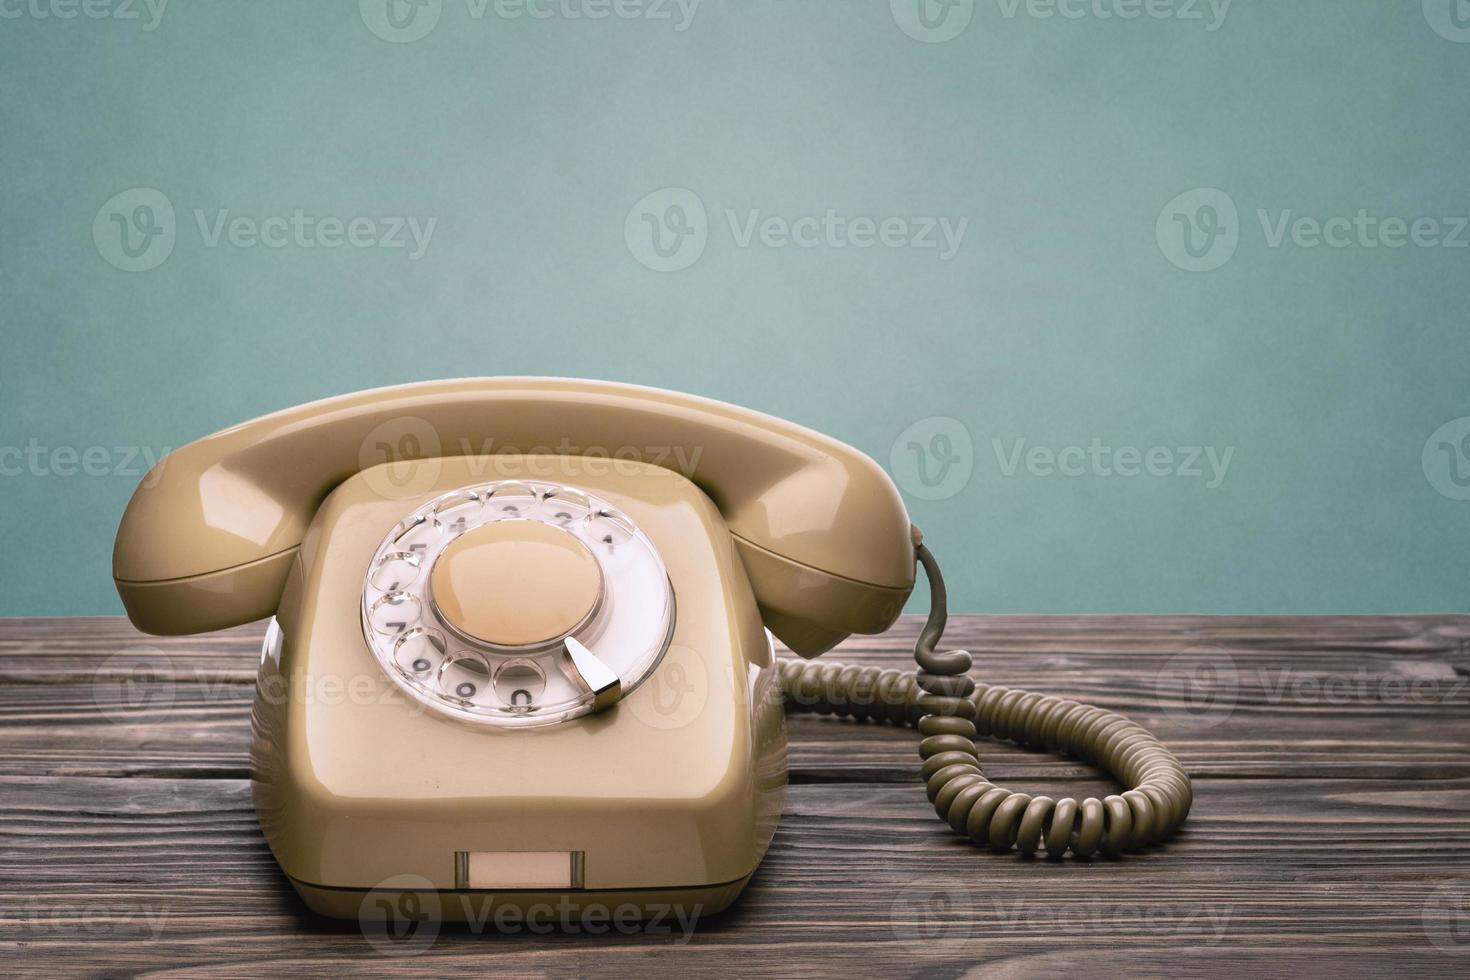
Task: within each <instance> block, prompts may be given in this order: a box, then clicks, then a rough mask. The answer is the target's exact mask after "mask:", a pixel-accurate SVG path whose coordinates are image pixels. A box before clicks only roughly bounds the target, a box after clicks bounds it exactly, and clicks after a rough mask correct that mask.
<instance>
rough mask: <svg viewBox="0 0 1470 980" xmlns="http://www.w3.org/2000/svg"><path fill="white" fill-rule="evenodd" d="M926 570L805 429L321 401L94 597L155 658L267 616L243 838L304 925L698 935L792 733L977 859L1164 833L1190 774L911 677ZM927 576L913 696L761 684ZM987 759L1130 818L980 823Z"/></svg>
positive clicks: (203, 453) (617, 402) (935, 587)
mask: <svg viewBox="0 0 1470 980" xmlns="http://www.w3.org/2000/svg"><path fill="white" fill-rule="evenodd" d="M920 541H921V539H920V537H919V535H918V534H917V532H916V530H915V529H913V528H912V526H911V525H910V523H909V520H908V517H907V514H906V512H905V510H904V507H903V503H902V500H901V498H900V496H899V494H898V491H897V490H896V489H895V488H894V486H893V484H892V482H891V481H890V480H889V478H888V476H887V475H886V474H885V473H884V472H883V471H882V470H881V469H880V468H879V467H878V466H877V464H876V463H874V462H873V461H872V460H870V459H869V458H868V457H866V456H864V455H863V454H862V453H860V452H858V451H857V450H855V449H852V448H851V447H848V446H845V445H843V444H842V443H839V442H837V441H835V440H832V439H830V438H828V437H826V436H823V435H821V434H819V433H816V432H813V431H811V430H809V429H805V428H802V427H800V426H797V425H794V424H792V423H788V422H784V421H781V420H778V419H774V418H770V417H768V416H764V415H760V414H758V413H755V412H752V411H748V410H745V409H741V408H736V407H734V406H730V405H725V404H722V403H718V402H714V401H710V400H707V399H702V398H696V397H693V396H688V395H682V394H676V393H672V392H664V391H659V390H655V389H650V388H642V387H636V386H631V385H622V384H613V383H606V382H593V381H580V380H567V379H535V378H509V379H495V378H491V379H470V380H461V381H446V382H429V383H423V384H414V385H407V386H402V387H397V388H388V389H381V390H377V391H369V392H363V393H358V394H353V395H347V396H342V397H338V398H332V399H327V400H325V401H321V402H316V403H313V404H310V405H305V406H301V407H298V408H294V409H288V410H286V411H282V412H277V413H275V414H272V415H268V416H265V417H263V418H260V419H257V420H254V421H252V422H247V423H244V424H242V425H238V426H235V427H233V428H230V429H226V430H224V431H222V432H220V433H217V434H215V435H212V436H209V437H206V438H204V439H201V440H199V441H197V442H194V443H192V444H190V445H188V446H185V447H184V448H182V449H180V450H178V451H176V452H175V453H173V454H171V455H170V456H168V457H166V458H165V459H164V460H163V461H162V462H161V463H160V464H159V466H158V467H157V468H156V470H155V472H154V473H152V474H150V476H149V477H148V478H147V479H145V480H144V482H143V484H142V486H140V488H139V489H138V490H137V492H136V493H135V494H134V496H133V498H132V500H131V501H130V503H129V505H128V507H127V510H126V512H125V514H124V516H123V520H122V523H121V526H120V528H119V531H118V537H117V542H116V548H115V551H114V560H113V577H114V580H115V582H116V585H117V589H118V592H119V594H120V596H121V597H122V600H123V603H124V605H125V607H126V609H127V612H128V615H129V617H130V618H131V619H132V621H133V622H134V623H135V624H136V625H137V626H139V627H140V628H142V629H143V630H146V631H148V632H153V633H158V634H179V633H196V632H202V631H206V630H213V629H220V628H224V627H228V626H233V625H238V624H241V623H247V622H251V621H254V620H257V619H262V618H265V617H273V620H272V622H271V624H270V626H269V628H268V631H267V636H266V640H265V644H264V647H263V650H262V656H261V663H260V672H259V677H258V683H257V692H256V699H255V706H254V710H253V716H252V733H253V739H252V750H251V765H252V785H253V790H254V796H255V801H256V808H257V812H258V814H259V817H260V822H261V826H262V828H263V831H264V833H265V836H266V840H267V841H268V843H269V845H270V847H271V850H272V852H273V854H274V855H275V857H276V859H277V861H278V862H279V863H280V865H281V867H282V869H283V871H284V872H285V874H286V875H287V876H288V878H289V879H290V881H291V883H292V884H293V886H294V887H295V888H296V889H297V891H298V892H299V893H300V894H301V896H302V898H303V899H304V900H305V902H306V904H307V905H308V906H310V907H311V908H312V909H314V910H316V911H318V912H321V913H324V914H327V915H332V916H339V917H346V918H352V917H356V916H358V915H359V914H360V911H361V909H362V908H363V903H364V902H365V901H366V900H367V898H368V897H370V896H374V895H378V896H381V895H383V894H384V893H394V892H395V891H400V890H401V891H402V892H432V893H434V894H435V895H436V896H438V897H439V898H440V899H441V901H440V902H439V909H440V913H441V915H442V916H443V917H444V918H446V919H453V918H457V917H460V915H461V913H468V912H469V910H470V909H471V908H475V909H482V904H483V902H482V903H481V904H474V905H472V904H471V903H469V902H466V901H458V902H456V901H451V900H447V899H449V898H451V897H453V896H459V897H461V898H479V899H481V900H490V901H492V902H493V903H494V904H496V905H507V906H513V907H516V908H519V909H521V910H525V909H529V908H531V907H532V906H537V905H542V904H545V903H548V902H550V903H561V904H562V905H563V906H570V907H572V908H576V907H578V906H580V905H583V904H587V903H597V904H600V905H602V906H604V907H606V906H611V905H618V906H626V905H632V906H635V907H638V908H640V909H644V910H652V909H655V908H666V907H668V906H669V905H670V904H674V903H677V904H679V905H681V906H682V907H686V908H695V909H698V910H699V911H700V912H701V913H713V912H716V911H719V910H721V909H723V908H724V907H726V906H728V905H729V904H730V903H731V902H732V901H734V900H735V898H736V897H737V896H738V895H739V893H740V891H741V890H742V889H743V888H744V886H745V885H746V883H747V882H748V881H749V880H750V876H751V875H752V874H753V873H754V871H755V870H756V867H757V865H758V864H759V862H760V860H761V858H762V857H763V855H764V854H765V851H766V849H767V847H768V845H769V843H770V841H771V838H772V835H773V833H774V831H775V828H776V823H777V820H778V818H779V815H780V812H781V808H782V802H783V797H784V789H785V784H786V736H785V729H784V721H783V713H784V711H786V710H793V709H796V710H815V711H822V712H826V713H836V714H847V715H852V716H856V717H859V718H862V717H877V718H879V720H888V721H899V722H907V723H911V724H916V725H918V726H919V728H920V731H921V733H922V734H924V735H925V739H924V741H923V743H922V744H921V756H922V758H923V760H924V762H923V770H922V774H923V778H924V779H925V781H926V784H927V786H928V789H929V795H930V798H931V800H933V801H935V805H936V809H937V810H938V811H939V812H940V815H941V816H942V817H945V818H946V819H947V820H948V821H949V822H950V824H951V825H952V826H953V827H954V828H955V829H956V830H957V831H958V832H960V833H964V834H967V835H968V836H970V837H971V838H972V839H974V840H976V841H977V842H981V841H987V840H988V841H989V842H990V843H991V844H993V845H995V846H997V847H1001V846H1002V845H1004V846H1005V847H1010V846H1016V847H1018V848H1020V849H1022V850H1027V849H1028V848H1029V849H1030V850H1036V849H1037V848H1038V847H1041V846H1043V845H1044V846H1045V848H1046V850H1047V852H1048V853H1053V854H1060V853H1062V852H1063V851H1065V850H1067V849H1068V848H1069V847H1070V848H1071V849H1072V850H1073V851H1074V852H1075V853H1077V854H1079V855H1081V854H1085V853H1090V852H1091V851H1092V850H1097V849H1102V850H1114V851H1116V850H1122V849H1126V848H1129V847H1141V846H1144V845H1147V844H1149V843H1153V842H1154V841H1156V840H1160V839H1162V838H1163V837H1164V836H1167V834H1168V833H1169V832H1171V831H1172V830H1173V829H1174V827H1177V825H1178V824H1179V823H1180V822H1182V820H1183V818H1184V815H1185V813H1186V812H1187V809H1188V802H1189V795H1188V794H1189V790H1188V777H1187V776H1186V775H1184V773H1183V770H1182V768H1180V767H1178V763H1177V760H1174V759H1173V757H1172V755H1169V754H1168V753H1167V751H1166V750H1164V749H1162V747H1161V746H1158V743H1157V742H1156V741H1153V740H1152V736H1148V735H1147V733H1144V732H1143V730H1142V729H1140V728H1138V726H1135V725H1132V723H1131V722H1126V721H1124V720H1122V719H1119V718H1118V716H1116V715H1112V714H1111V713H1110V712H1102V711H1101V709H1096V708H1090V707H1088V706H1085V705H1077V704H1076V703H1075V702H1064V701H1062V700H1061V699H1055V698H1051V699H1042V700H1040V701H1038V700H1036V699H1037V698H1038V697H1039V696H1031V695H1026V696H1025V697H1022V698H1018V697H1015V696H1013V695H1022V694H1023V692H1007V691H1005V690H1004V689H1000V688H992V689H982V688H979V687H977V686H976V685H975V684H974V683H973V682H972V681H970V680H969V678H968V677H967V676H966V671H967V669H968V667H969V657H968V655H967V654H964V653H963V652H950V653H939V652H937V651H935V650H934V644H935V643H936V642H937V640H938V638H939V633H941V632H942V628H943V614H944V610H943V586H942V580H940V579H938V577H937V574H938V573H937V565H935V564H934V563H933V561H932V556H930V555H929V554H928V552H927V549H925V548H924V547H923V546H922V544H921V543H920ZM916 562H917V563H919V564H921V565H923V567H924V568H925V569H926V571H927V572H928V573H929V575H930V580H931V591H932V592H933V599H934V602H935V608H936V612H934V613H931V617H930V623H929V624H928V626H926V630H925V632H924V635H923V636H922V637H921V640H920V648H919V649H918V650H917V651H916V657H917V658H918V660H919V664H920V668H921V669H920V670H919V671H918V672H917V673H916V674H914V675H909V676H908V677H906V678H905V682H904V683H901V684H894V683H892V682H891V678H886V677H885V676H883V675H880V673H879V672H877V671H874V670H866V671H858V670H857V669H856V668H852V669H845V670H832V669H826V666H827V665H821V664H817V663H812V664H807V663H803V662H801V661H779V662H778V660H777V658H776V654H775V645H774V643H773V640H772V636H773V635H774V637H775V638H778V639H780V640H781V641H782V642H783V643H785V644H786V645H787V646H788V647H789V648H791V649H792V650H793V651H795V652H796V653H798V654H800V655H802V656H803V657H813V656H816V655H818V654H820V653H822V652H824V651H826V650H827V649H829V648H831V647H832V646H834V645H835V644H837V643H838V642H840V641H841V640H842V639H843V638H845V637H846V636H847V635H849V634H852V633H876V632H881V631H882V630H884V629H887V628H888V627H889V626H890V625H891V624H892V623H893V621H894V620H895V619H896V618H897V616H898V615H899V613H900V611H901V610H902V608H903V605H904V602H905V600H906V599H907V598H908V596H909V594H910V592H911V590H912V589H913V586H914V579H915V569H916ZM889 673H890V674H891V673H892V672H889ZM987 699H989V706H988V707H987ZM1018 712H1019V714H1018ZM1037 712H1041V713H1043V714H1044V715H1045V717H1043V718H1042V719H1041V721H1042V723H1041V724H1040V725H1039V727H1038V726H1037V725H1033V724H1032V721H1033V720H1034V719H1035V718H1036V717H1037V714H1036V713H1037ZM1048 719H1049V721H1048ZM1120 723H1121V724H1120ZM1048 726H1049V727H1048ZM977 729H979V730H982V731H983V732H984V733H988V734H995V735H998V736H999V737H1003V738H1012V739H1014V740H1017V741H1023V742H1027V741H1029V742H1030V743H1033V744H1046V745H1048V746H1049V747H1054V748H1055V747H1060V748H1062V749H1064V750H1068V751H1072V752H1074V753H1075V754H1079V755H1082V756H1084V757H1089V758H1092V759H1093V760H1094V761H1097V762H1099V763H1100V764H1103V765H1105V766H1106V767H1108V768H1110V769H1111V770H1112V771H1114V772H1115V774H1117V775H1119V777H1120V778H1121V779H1123V780H1124V781H1125V782H1127V783H1129V784H1130V785H1131V786H1132V787H1133V788H1132V789H1130V790H1129V791H1128V792H1127V793H1124V794H1123V795H1122V796H1110V797H1108V798H1107V800H1105V801H1098V800H1088V801H1083V802H1081V803H1078V802H1076V801H1070V800H1062V801H1053V800H1051V799H1049V798H1046V797H1035V798H1033V797H1031V796H1028V795H1026V794H1015V793H1011V792H1010V791H1008V790H1002V789H1000V788H998V787H995V786H993V785H991V784H990V783H989V782H988V781H987V780H985V779H984V777H983V774H981V772H980V769H979V766H978V763H977V762H976V761H975V750H974V748H973V736H974V735H975V734H976V732H977ZM1031 729H1034V730H1031ZM1171 766H1172V768H1171ZM1130 794H1132V795H1130Z"/></svg>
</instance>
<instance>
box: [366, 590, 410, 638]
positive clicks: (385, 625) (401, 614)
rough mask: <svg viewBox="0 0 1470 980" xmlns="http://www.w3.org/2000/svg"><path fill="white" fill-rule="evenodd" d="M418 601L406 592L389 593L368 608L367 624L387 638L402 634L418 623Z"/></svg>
mask: <svg viewBox="0 0 1470 980" xmlns="http://www.w3.org/2000/svg"><path fill="white" fill-rule="evenodd" d="M421 612H422V609H421V608H420V606H419V600H418V599H417V598H416V597H414V596H412V595H410V594H409V593H407V592H389V593H388V594H387V595H385V596H383V597H382V598H381V599H379V600H378V601H377V602H374V603H373V604H372V605H371V606H370V607H369V608H368V623H369V625H371V626H372V628H373V629H374V630H376V631H377V632H379V633H383V634H385V635H387V636H394V635H396V634H398V633H402V632H403V631H404V630H406V629H408V628H409V627H410V626H412V625H413V624H414V623H416V622H418V620H419V614H420V613H421Z"/></svg>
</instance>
